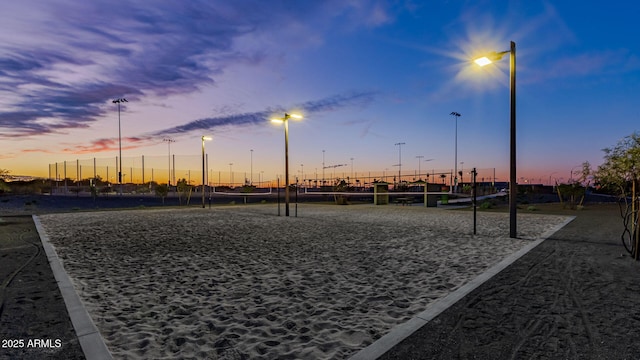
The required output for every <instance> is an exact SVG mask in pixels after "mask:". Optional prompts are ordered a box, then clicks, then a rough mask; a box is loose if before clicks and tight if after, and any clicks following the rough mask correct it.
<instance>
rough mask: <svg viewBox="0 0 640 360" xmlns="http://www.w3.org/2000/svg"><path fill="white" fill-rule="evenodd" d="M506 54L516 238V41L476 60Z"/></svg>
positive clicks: (514, 231) (511, 201)
mask: <svg viewBox="0 0 640 360" xmlns="http://www.w3.org/2000/svg"><path fill="white" fill-rule="evenodd" d="M505 54H509V70H510V71H509V78H510V79H509V88H510V100H511V101H510V103H511V104H510V106H511V114H510V115H511V116H510V117H511V119H510V120H511V121H510V122H511V124H510V125H511V130H510V138H511V141H510V143H511V144H510V155H511V156H510V158H511V159H510V166H509V224H510V226H509V234H510V235H509V236H510V237H512V238H515V237H517V236H518V234H517V224H516V221H517V220H516V211H517V203H516V196H517V195H518V188H517V187H518V183H517V177H516V43H515V42H513V41H511V48H510V49H509V50H507V51H502V52H495V51H494V52H492V53H490V54H488V55H487V56H483V57H481V58H478V59H476V60H475V63H476V64H478V65H480V66H485V65H488V64H491V63H492V62H493V61H496V60H500V59H502V57H503V56H504V55H505Z"/></svg>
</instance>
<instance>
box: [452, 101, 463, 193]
mask: <svg viewBox="0 0 640 360" xmlns="http://www.w3.org/2000/svg"><path fill="white" fill-rule="evenodd" d="M449 115H452V116H453V117H454V118H455V119H456V142H455V152H454V159H453V167H454V169H453V192H458V118H459V117H460V116H462V115H461V114H460V113H458V112H455V111H452V112H451V114H449Z"/></svg>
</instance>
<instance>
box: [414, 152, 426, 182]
mask: <svg viewBox="0 0 640 360" xmlns="http://www.w3.org/2000/svg"><path fill="white" fill-rule="evenodd" d="M423 158H424V155H416V159H418V180H420V170H421V169H420V161H422V159H423Z"/></svg>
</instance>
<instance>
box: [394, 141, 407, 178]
mask: <svg viewBox="0 0 640 360" xmlns="http://www.w3.org/2000/svg"><path fill="white" fill-rule="evenodd" d="M395 145H397V146H398V184H400V177H401V176H402V145H406V144H405V143H403V142H399V143H395Z"/></svg>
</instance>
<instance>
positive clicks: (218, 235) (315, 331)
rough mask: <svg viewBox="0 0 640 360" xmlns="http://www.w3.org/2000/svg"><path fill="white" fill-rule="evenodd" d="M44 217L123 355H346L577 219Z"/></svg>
mask: <svg viewBox="0 0 640 360" xmlns="http://www.w3.org/2000/svg"><path fill="white" fill-rule="evenodd" d="M300 210H301V211H300V212H299V217H298V218H293V217H291V218H285V217H277V216H275V214H276V208H275V207H274V206H271V205H264V206H263V205H256V206H249V207H225V208H214V209H202V210H201V209H185V210H175V209H174V210H134V211H118V212H94V213H73V214H55V215H46V216H41V220H42V223H43V226H44V229H45V232H46V233H47V234H48V235H49V238H50V239H51V243H52V244H53V246H54V247H55V248H56V250H57V251H58V256H59V257H60V259H61V260H62V261H63V263H64V267H65V269H67V272H68V273H69V275H70V277H71V281H72V282H73V285H74V288H75V290H76V291H77V292H78V294H79V296H80V298H81V299H82V302H83V303H85V305H86V307H87V310H88V311H89V313H90V314H91V317H92V318H93V320H94V321H95V323H96V326H97V328H98V329H100V332H101V333H102V334H103V335H104V337H105V341H106V343H107V345H108V346H109V348H110V349H111V351H112V353H113V354H114V356H126V357H129V358H148V357H154V358H171V357H175V356H181V357H188V356H192V357H206V356H209V357H214V358H232V357H234V356H238V355H247V356H250V357H257V356H259V357H264V358H299V357H305V358H327V357H331V358H348V357H349V356H352V355H353V354H355V353H356V352H357V351H359V350H361V349H363V348H364V347H366V346H367V345H369V344H371V343H372V342H374V341H375V340H377V339H379V338H381V337H382V336H383V335H384V334H385V333H387V332H388V331H389V330H390V329H392V328H394V327H396V326H398V325H399V324H402V323H405V322H406V321H408V320H410V319H412V318H413V317H415V316H416V314H419V313H421V312H423V311H424V310H425V309H426V308H428V307H429V305H430V304H432V303H434V302H435V301H437V300H438V299H441V298H443V297H445V296H447V295H448V294H450V293H451V292H452V291H455V290H456V289H458V288H460V287H462V286H464V285H465V284H467V283H468V282H469V281H471V280H472V279H473V278H475V277H476V276H478V274H480V273H482V272H483V271H485V270H486V269H488V268H489V267H491V266H493V265H495V264H496V263H498V262H499V261H501V260H502V259H504V258H505V257H506V256H508V255H510V254H513V253H514V252H516V251H518V250H520V249H522V248H523V247H524V246H526V245H530V244H531V240H535V239H539V238H540V237H541V236H542V235H543V234H544V233H545V232H548V231H550V229H553V228H555V226H557V225H558V224H561V223H563V222H565V221H566V220H567V218H566V217H565V216H550V215H528V214H523V215H522V216H520V217H519V223H520V233H519V234H521V236H522V237H523V238H524V239H509V238H508V237H507V234H508V221H506V219H507V215H506V214H490V213H482V214H479V217H478V229H479V234H478V235H475V236H474V235H471V234H470V231H468V230H465V229H471V215H470V213H468V212H452V211H442V210H437V209H425V208H417V207H393V206H387V207H375V206H348V207H335V206H326V205H308V204H301V205H300Z"/></svg>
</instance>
